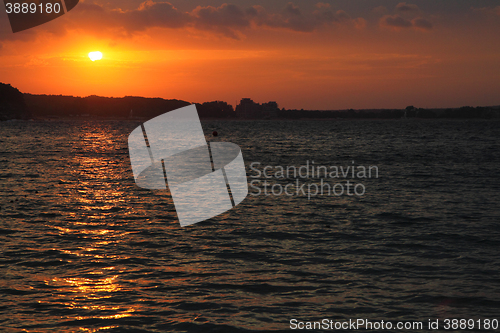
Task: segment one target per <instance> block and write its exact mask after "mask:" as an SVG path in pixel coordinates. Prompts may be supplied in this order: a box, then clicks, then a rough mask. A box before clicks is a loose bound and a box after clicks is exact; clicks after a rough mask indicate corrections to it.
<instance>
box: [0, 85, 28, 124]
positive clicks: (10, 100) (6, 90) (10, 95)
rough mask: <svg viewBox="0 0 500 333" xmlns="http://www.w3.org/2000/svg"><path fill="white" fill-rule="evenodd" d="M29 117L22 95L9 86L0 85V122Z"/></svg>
mask: <svg viewBox="0 0 500 333" xmlns="http://www.w3.org/2000/svg"><path fill="white" fill-rule="evenodd" d="M29 117H30V114H29V112H28V108H27V107H26V103H25V102H24V96H23V94H22V93H21V92H20V91H19V90H18V89H16V88H14V87H12V86H11V85H10V84H4V83H0V121H2V120H8V119H26V118H29Z"/></svg>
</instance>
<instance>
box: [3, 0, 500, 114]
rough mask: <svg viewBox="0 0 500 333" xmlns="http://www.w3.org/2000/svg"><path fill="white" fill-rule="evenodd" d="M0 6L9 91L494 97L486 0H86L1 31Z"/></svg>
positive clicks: (295, 101)
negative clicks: (46, 18) (43, 20)
mask: <svg viewBox="0 0 500 333" xmlns="http://www.w3.org/2000/svg"><path fill="white" fill-rule="evenodd" d="M0 6H1V7H0V8H2V10H1V13H0V82H4V83H10V84H12V85H13V86H14V87H16V88H18V89H20V90H21V91H22V92H29V93H36V94H63V95H75V96H88V95H92V94H95V95H100V96H115V97H122V96H127V95H134V96H146V97H162V98H167V99H172V98H175V99H182V100H186V101H189V102H205V101H213V100H223V101H227V102H228V103H230V104H233V105H235V104H236V102H237V101H239V100H240V99H241V98H243V97H250V98H253V99H254V100H255V101H257V102H267V101H270V100H275V101H277V102H278V103H279V106H280V107H285V108H298V109H300V108H304V109H346V108H354V109H361V108H404V107H406V106H407V105H415V106H416V107H459V106H464V105H471V106H486V105H500V93H499V92H500V1H498V0H476V1H461V0H454V1H451V0H423V1H413V2H401V1H390V0H339V1H327V0H323V1H321V2H316V1H310V0H294V1H293V2H290V1H289V0H283V1H282V0H271V1H263V0H243V1H238V0H234V1H232V2H225V1H222V0H221V1H219V0H171V1H170V2H164V1H146V2H143V1H141V0H137V1H135V0H102V1H99V0H95V1H92V0H86V1H83V2H82V1H80V3H79V4H78V6H76V7H75V9H73V10H72V11H70V12H69V13H68V14H66V15H64V16H63V17H60V18H58V19H56V20H54V21H52V22H49V23H47V24H44V25H42V26H39V27H36V28H33V29H29V30H26V31H23V32H19V33H15V34H14V33H12V30H11V28H10V25H9V21H8V18H7V14H6V13H5V10H4V7H3V5H0ZM92 51H100V52H102V54H103V56H104V57H103V59H102V60H99V61H95V62H92V61H90V59H89V57H88V53H89V52H92Z"/></svg>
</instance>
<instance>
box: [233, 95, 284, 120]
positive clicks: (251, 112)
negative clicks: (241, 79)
mask: <svg viewBox="0 0 500 333" xmlns="http://www.w3.org/2000/svg"><path fill="white" fill-rule="evenodd" d="M278 111H279V108H278V103H276V102H268V103H263V104H259V103H255V102H254V101H253V100H252V99H250V98H243V99H241V101H240V104H238V105H237V106H236V116H237V117H238V118H243V119H270V118H276V117H277V116H278Z"/></svg>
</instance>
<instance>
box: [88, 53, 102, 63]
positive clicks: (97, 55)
mask: <svg viewBox="0 0 500 333" xmlns="http://www.w3.org/2000/svg"><path fill="white" fill-rule="evenodd" d="M89 58H90V60H92V61H96V60H101V59H102V53H101V52H99V51H95V52H90V53H89Z"/></svg>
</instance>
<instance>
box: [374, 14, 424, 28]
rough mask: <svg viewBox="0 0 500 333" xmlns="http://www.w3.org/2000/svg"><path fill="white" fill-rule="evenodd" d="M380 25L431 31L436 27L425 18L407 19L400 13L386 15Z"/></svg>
mask: <svg viewBox="0 0 500 333" xmlns="http://www.w3.org/2000/svg"><path fill="white" fill-rule="evenodd" d="M380 26H381V27H383V28H388V29H391V30H396V31H399V30H402V29H410V28H414V29H416V30H423V31H430V30H432V28H433V27H434V26H433V24H432V23H431V22H430V21H429V20H426V19H424V18H421V17H419V18H415V19H413V20H411V21H410V20H407V19H405V18H403V17H401V16H399V15H393V16H391V15H386V16H384V17H382V19H381V20H380Z"/></svg>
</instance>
